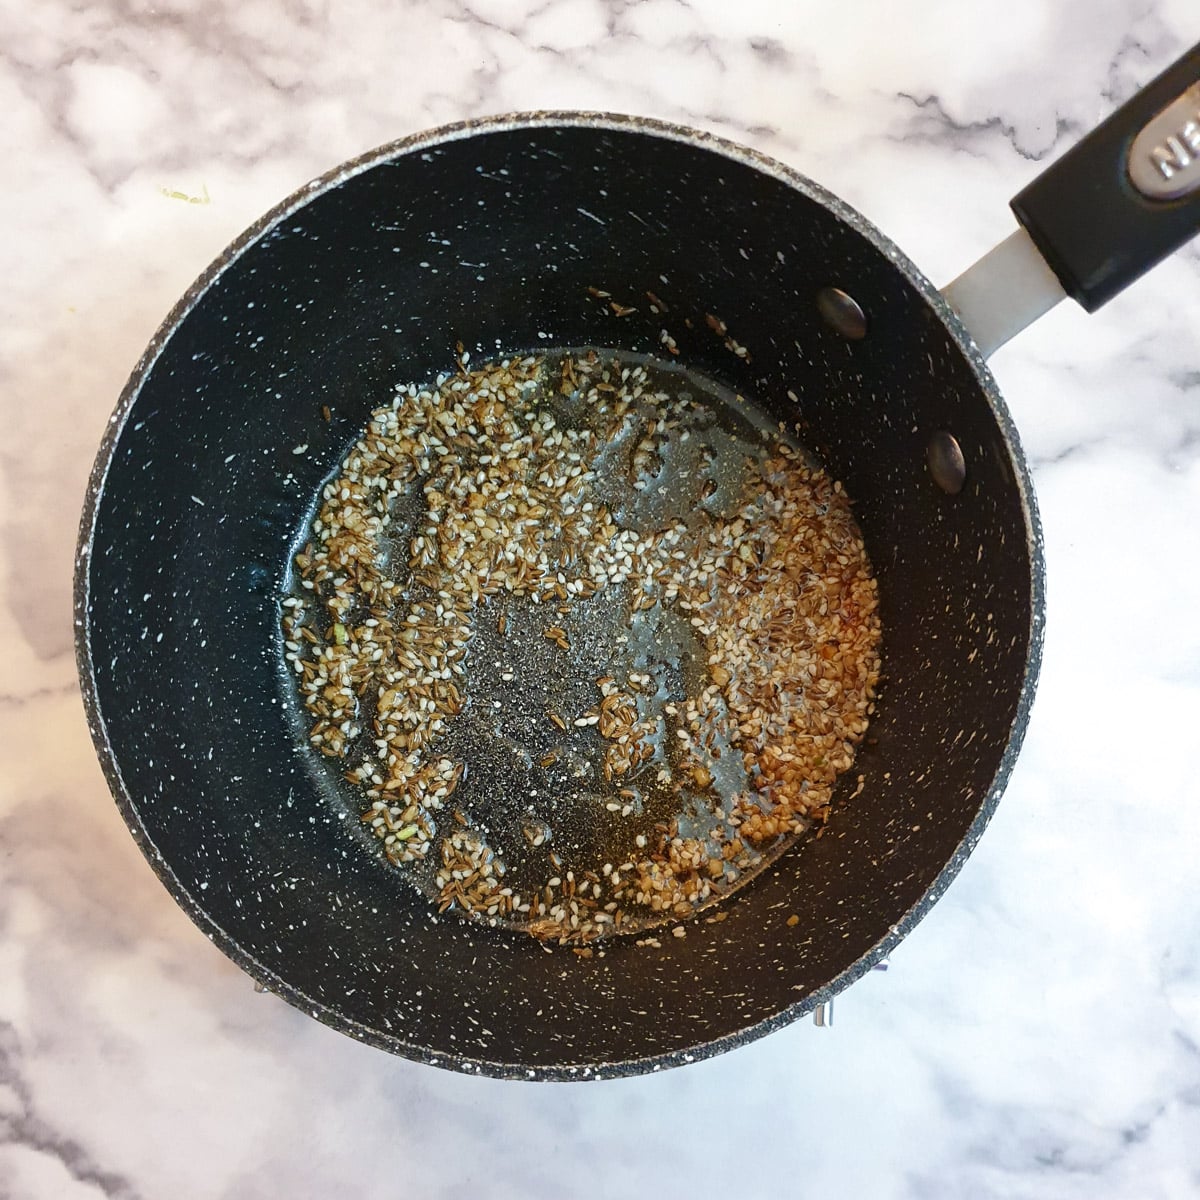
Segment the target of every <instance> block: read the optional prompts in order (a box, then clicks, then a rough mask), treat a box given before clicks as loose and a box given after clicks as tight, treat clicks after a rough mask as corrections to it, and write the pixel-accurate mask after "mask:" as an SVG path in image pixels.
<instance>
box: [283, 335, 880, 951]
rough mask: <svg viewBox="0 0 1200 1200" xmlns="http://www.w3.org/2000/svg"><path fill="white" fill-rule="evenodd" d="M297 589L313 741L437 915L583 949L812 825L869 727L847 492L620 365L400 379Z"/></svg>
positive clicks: (588, 356) (374, 421) (693, 399)
mask: <svg viewBox="0 0 1200 1200" xmlns="http://www.w3.org/2000/svg"><path fill="white" fill-rule="evenodd" d="M294 583H295V587H294V591H293V593H292V594H291V595H289V596H288V597H287V598H286V599H285V600H284V602H283V605H284V607H283V631H284V638H285V644H286V656H287V661H288V663H289V664H290V666H291V668H292V669H293V670H294V672H295V676H296V680H297V683H298V686H299V695H300V698H301V700H302V702H303V706H304V708H305V709H306V710H307V715H308V719H309V721H311V726H310V729H309V732H308V737H309V739H310V740H311V743H312V745H313V746H314V747H315V748H316V749H317V750H319V751H320V752H321V753H322V754H324V755H326V756H328V757H329V758H330V759H335V760H341V761H342V764H343V770H344V775H345V779H346V780H348V781H349V782H350V783H351V784H352V785H353V786H354V788H355V789H356V790H357V791H358V793H359V795H360V798H361V808H362V822H363V826H364V828H365V829H367V830H369V832H370V833H371V834H373V835H374V837H375V838H377V839H378V843H377V844H378V846H379V847H380V849H381V850H382V854H383V855H384V856H385V857H386V859H387V860H388V862H390V863H391V864H393V865H394V866H395V867H396V868H397V869H399V870H402V871H405V872H406V873H408V874H409V875H410V876H411V878H412V881H413V882H414V883H415V884H416V885H417V886H418V887H420V888H421V889H423V890H424V891H425V892H426V893H427V894H428V895H429V896H430V897H431V899H432V900H433V901H434V902H435V903H436V904H437V906H438V908H439V910H441V911H445V910H453V911H455V912H458V913H460V914H462V915H465V916H467V917H469V918H472V919H475V920H482V921H485V922H488V923H490V924H493V925H499V924H504V925H509V926H513V927H519V928H523V929H525V930H527V931H528V932H529V933H530V934H532V935H533V936H535V937H537V938H539V939H542V940H543V941H546V942H559V943H562V944H570V945H573V946H574V947H575V948H576V950H577V952H579V953H584V954H590V950H588V949H587V948H586V945H585V944H586V943H589V942H592V941H594V940H595V939H597V938H600V937H602V936H604V935H606V934H610V933H613V932H634V931H639V930H644V929H645V928H647V927H648V926H651V925H654V924H658V923H661V922H663V921H665V920H675V919H678V918H681V917H686V916H690V915H691V914H693V913H694V912H695V911H696V909H697V908H698V907H700V906H702V905H705V904H706V903H708V902H709V901H711V900H714V899H716V898H719V897H720V896H723V895H726V894H728V893H729V891H730V890H732V889H733V888H735V887H737V886H738V885H739V884H741V883H743V882H745V881H746V880H747V879H749V878H750V877H751V876H752V875H753V874H754V873H755V872H756V871H757V870H759V869H761V867H762V866H763V865H764V864H765V863H766V862H768V861H770V860H771V859H772V858H773V857H774V856H775V855H777V854H778V853H779V852H780V851H781V850H782V848H784V847H785V846H786V845H787V844H789V843H790V841H791V840H792V839H793V838H794V836H795V835H797V834H799V833H801V832H803V831H804V830H806V829H808V828H810V827H811V826H812V825H813V824H814V823H820V822H823V821H824V820H825V819H826V818H827V817H828V815H829V805H830V797H831V794H832V791H833V787H834V784H835V782H836V780H837V778H838V776H839V775H840V774H841V773H842V772H844V771H846V770H847V769H848V768H849V767H850V766H851V764H852V763H853V760H854V754H855V747H856V745H857V744H858V743H859V742H860V741H861V739H862V737H863V735H864V731H865V730H866V728H867V721H868V718H869V715H870V713H871V711H872V709H873V696H874V688H875V685H876V683H877V680H878V675H879V655H878V646H879V639H880V630H879V621H878V616H877V597H876V585H875V580H874V578H873V576H872V573H871V567H870V563H869V562H868V559H867V555H866V552H865V550H864V548H863V543H862V539H861V535H860V534H859V531H858V528H857V526H856V524H855V521H854V518H853V516H852V514H851V510H850V505H849V502H848V500H847V498H846V496H845V495H844V493H843V491H842V488H841V485H840V484H838V483H835V482H834V481H833V480H831V479H830V478H829V477H828V475H826V474H825V473H824V472H823V471H822V470H820V469H819V468H817V467H816V466H814V465H813V464H812V463H811V462H809V461H808V460H807V458H806V457H805V455H804V454H803V452H802V451H801V450H800V449H799V448H798V447H796V446H795V445H794V444H793V443H791V442H790V441H789V440H787V438H786V437H785V436H784V434H783V432H782V430H775V429H769V428H767V427H765V426H764V425H763V424H762V421H761V418H759V417H757V416H756V415H755V413H754V410H753V409H751V408H750V407H749V406H747V405H744V404H742V403H740V397H733V398H727V397H724V396H722V395H721V394H718V393H717V392H716V391H715V389H714V390H713V392H712V394H706V393H703V392H702V391H701V390H700V389H699V387H698V385H697V383H696V381H695V380H694V378H692V377H687V376H684V375H683V374H682V373H681V372H679V371H678V370H677V369H674V368H670V367H667V366H665V365H663V364H658V363H655V362H654V361H653V360H644V359H638V358H635V357H634V356H632V355H614V354H611V353H605V354H598V353H596V352H595V351H591V352H581V353H574V352H569V351H567V352H560V353H555V354H547V355H541V356H538V357H525V358H513V359H505V360H503V361H498V362H494V363H490V364H487V365H484V366H481V367H471V366H470V364H469V357H468V355H467V354H465V353H462V352H460V361H459V369H458V371H457V372H456V373H455V374H453V375H449V376H446V377H442V378H439V379H438V380H437V382H436V385H434V386H429V387H425V388H422V387H419V386H417V385H408V386H404V387H401V388H398V389H397V391H396V394H395V396H394V398H393V400H392V401H391V403H389V404H387V405H386V406H384V407H382V408H380V409H378V410H377V411H376V412H374V413H373V414H372V416H371V420H370V425H369V427H368V429H367V432H366V433H365V434H364V435H363V437H362V438H361V439H360V440H359V441H358V442H357V443H356V444H355V445H354V446H353V447H352V448H351V450H350V452H349V453H348V454H347V456H346V458H345V460H344V461H343V463H342V464H341V466H340V468H339V470H338V473H337V475H336V477H335V478H334V479H333V480H332V481H331V482H330V483H329V484H327V485H326V487H325V488H324V491H323V493H322V497H321V504H320V508H319V511H318V513H317V515H316V517H315V519H314V520H313V523H312V530H311V535H310V537H309V540H308V543H307V545H306V546H305V547H304V550H303V551H302V552H301V553H299V554H297V555H296V558H295V576H294ZM860 787H861V779H860ZM718 916H719V914H718ZM675 932H676V933H677V935H678V934H681V933H682V932H683V930H682V928H679V929H677V930H676V931H675ZM648 940H651V941H652V940H653V939H648Z"/></svg>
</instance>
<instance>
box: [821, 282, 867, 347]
mask: <svg viewBox="0 0 1200 1200" xmlns="http://www.w3.org/2000/svg"><path fill="white" fill-rule="evenodd" d="M817 310H818V311H819V312H820V314H821V316H822V318H823V319H824V321H825V324H826V325H828V326H829V328H830V329H832V330H833V331H834V332H835V333H840V334H841V335H842V337H844V338H850V340H851V341H855V342H857V341H860V340H861V339H862V338H865V337H866V336H867V318H866V316H865V315H864V313H863V310H862V309H861V308H860V307H859V304H858V301H857V300H855V299H854V297H853V296H850V295H847V294H846V293H845V292H843V291H842V289H841V288H835V287H824V288H822V289H821V290H820V291H819V292H818V293H817Z"/></svg>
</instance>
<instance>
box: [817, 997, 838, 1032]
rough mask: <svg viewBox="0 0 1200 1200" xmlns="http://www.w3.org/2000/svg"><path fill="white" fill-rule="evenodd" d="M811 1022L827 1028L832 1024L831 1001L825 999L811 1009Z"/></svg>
mask: <svg viewBox="0 0 1200 1200" xmlns="http://www.w3.org/2000/svg"><path fill="white" fill-rule="evenodd" d="M813 1024H814V1025H820V1026H821V1027H822V1028H824V1029H829V1028H830V1027H831V1026H832V1025H833V1001H832V1000H826V1001H825V1003H824V1004H818V1005H817V1007H816V1008H814V1009H813Z"/></svg>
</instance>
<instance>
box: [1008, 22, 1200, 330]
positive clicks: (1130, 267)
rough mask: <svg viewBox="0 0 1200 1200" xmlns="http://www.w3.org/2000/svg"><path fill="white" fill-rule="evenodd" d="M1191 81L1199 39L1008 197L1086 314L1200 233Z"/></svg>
mask: <svg viewBox="0 0 1200 1200" xmlns="http://www.w3.org/2000/svg"><path fill="white" fill-rule="evenodd" d="M1198 85H1200V45H1196V46H1193V47H1192V49H1191V50H1189V51H1188V52H1187V53H1186V54H1185V55H1184V56H1183V57H1182V58H1181V59H1179V61H1178V62H1176V63H1175V65H1174V66H1171V67H1168V68H1167V70H1165V71H1164V72H1163V73H1162V74H1161V75H1160V76H1159V77H1158V78H1157V79H1155V80H1154V81H1153V83H1150V84H1148V85H1147V86H1146V87H1144V88H1143V89H1142V90H1141V91H1140V92H1138V94H1137V95H1136V96H1134V97H1133V99H1132V100H1130V101H1128V103H1126V104H1125V105H1123V106H1122V107H1121V108H1119V109H1117V111H1116V112H1115V113H1113V114H1112V116H1111V117H1109V118H1108V119H1107V120H1106V121H1105V122H1104V123H1103V124H1102V125H1099V126H1098V127H1097V128H1096V129H1094V130H1093V131H1092V132H1091V133H1089V134H1088V135H1087V137H1085V138H1084V139H1083V140H1082V141H1081V142H1079V143H1078V144H1077V145H1075V146H1073V147H1071V149H1070V150H1068V151H1067V152H1066V154H1064V155H1063V156H1062V157H1061V158H1060V159H1058V160H1057V161H1056V162H1054V163H1053V164H1052V165H1051V166H1050V167H1048V168H1047V169H1046V170H1045V171H1043V172H1042V174H1041V175H1039V176H1038V177H1037V179H1035V180H1034V181H1033V182H1032V183H1031V184H1030V185H1029V186H1028V187H1027V188H1025V189H1024V191H1022V192H1021V193H1020V194H1019V195H1018V196H1017V197H1016V198H1015V199H1014V200H1013V201H1012V209H1013V212H1014V213H1016V216H1017V220H1018V221H1020V222H1021V224H1022V225H1023V226H1024V227H1025V229H1026V230H1027V231H1028V232H1029V236H1030V237H1031V238H1032V239H1033V241H1034V244H1035V245H1036V246H1037V248H1038V250H1040V251H1041V253H1042V256H1043V257H1044V258H1045V260H1046V262H1047V263H1048V264H1049V266H1050V269H1051V270H1052V271H1053V272H1054V274H1055V275H1057V276H1058V280H1059V282H1060V283H1061V284H1062V286H1063V290H1064V291H1065V292H1066V293H1067V295H1068V296H1072V297H1074V298H1075V299H1076V300H1078V301H1079V303H1080V304H1082V305H1083V307H1084V308H1086V309H1087V310H1088V312H1095V310H1096V309H1098V308H1099V307H1100V306H1101V305H1102V304H1105V303H1107V302H1108V301H1109V300H1111V299H1112V298H1113V297H1114V296H1115V295H1116V294H1117V293H1118V292H1120V291H1122V290H1123V289H1124V288H1126V287H1128V286H1129V285H1130V284H1131V283H1133V281H1134V280H1135V279H1137V278H1139V277H1140V276H1141V275H1143V274H1144V273H1145V272H1146V271H1148V270H1149V269H1150V268H1151V267H1152V266H1154V264H1155V263H1157V262H1158V261H1159V260H1160V259H1163V258H1165V257H1166V256H1167V255H1168V254H1170V253H1171V252H1172V251H1174V250H1177V249H1178V248H1179V247H1180V246H1182V245H1183V244H1184V243H1185V242H1187V241H1189V240H1190V239H1191V238H1192V237H1194V236H1195V235H1196V233H1198V232H1200V86H1198ZM1139 134H1140V135H1142V136H1140V137H1139ZM1135 180H1136V181H1138V182H1135ZM1172 193H1176V194H1172Z"/></svg>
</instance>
